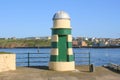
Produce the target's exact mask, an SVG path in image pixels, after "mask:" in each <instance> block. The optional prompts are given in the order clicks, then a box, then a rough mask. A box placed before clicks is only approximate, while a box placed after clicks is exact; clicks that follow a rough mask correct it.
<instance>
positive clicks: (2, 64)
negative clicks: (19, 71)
mask: <svg viewBox="0 0 120 80" xmlns="http://www.w3.org/2000/svg"><path fill="white" fill-rule="evenodd" d="M9 70H16V55H15V54H0V72H4V71H9Z"/></svg>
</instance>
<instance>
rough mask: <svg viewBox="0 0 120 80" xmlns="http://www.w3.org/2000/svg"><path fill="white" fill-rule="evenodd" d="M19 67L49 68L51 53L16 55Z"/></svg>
mask: <svg viewBox="0 0 120 80" xmlns="http://www.w3.org/2000/svg"><path fill="white" fill-rule="evenodd" d="M16 55H17V57H16V64H17V66H28V67H29V66H47V65H48V62H49V57H50V54H49V53H29V52H28V53H16Z"/></svg>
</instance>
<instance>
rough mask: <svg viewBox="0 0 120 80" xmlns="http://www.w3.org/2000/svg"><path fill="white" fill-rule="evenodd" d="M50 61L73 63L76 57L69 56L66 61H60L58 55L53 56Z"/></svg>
mask: <svg viewBox="0 0 120 80" xmlns="http://www.w3.org/2000/svg"><path fill="white" fill-rule="evenodd" d="M50 61H54V62H61V61H62V62H71V61H74V56H73V55H67V58H66V59H65V58H64V59H59V56H58V55H51V56H50Z"/></svg>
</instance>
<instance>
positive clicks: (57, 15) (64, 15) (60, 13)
mask: <svg viewBox="0 0 120 80" xmlns="http://www.w3.org/2000/svg"><path fill="white" fill-rule="evenodd" d="M55 19H70V16H69V15H68V13H66V12H65V11H58V12H56V13H55V14H54V16H53V20H55Z"/></svg>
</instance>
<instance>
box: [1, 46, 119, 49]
mask: <svg viewBox="0 0 120 80" xmlns="http://www.w3.org/2000/svg"><path fill="white" fill-rule="evenodd" d="M14 48H18V49H19V48H38V49H40V48H51V47H50V46H46V47H14ZM14 48H0V49H14ZM73 48H120V46H103V47H88V46H87V47H78V46H73Z"/></svg>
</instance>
